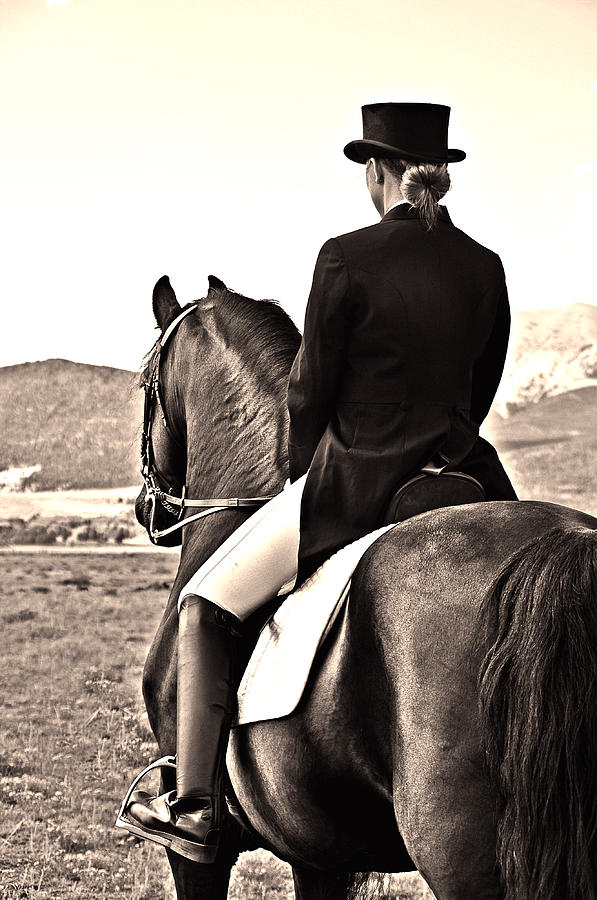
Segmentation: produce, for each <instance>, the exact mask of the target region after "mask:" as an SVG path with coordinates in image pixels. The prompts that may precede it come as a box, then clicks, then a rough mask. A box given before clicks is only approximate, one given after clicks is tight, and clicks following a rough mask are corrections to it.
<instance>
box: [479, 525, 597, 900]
mask: <svg viewBox="0 0 597 900" xmlns="http://www.w3.org/2000/svg"><path fill="white" fill-rule="evenodd" d="M481 623H482V627H483V628H484V629H486V634H485V639H486V641H488V642H489V643H490V644H491V646H490V647H489V649H488V650H487V653H486V656H485V659H484V660H483V663H482V667H481V672H480V676H479V677H480V684H479V687H480V694H479V696H480V711H481V728H482V735H483V743H484V750H485V754H486V759H487V763H488V767H489V772H490V776H491V778H492V780H493V781H494V783H495V784H496V787H497V790H498V796H499V798H500V809H499V810H498V814H499V824H498V844H497V854H498V863H499V866H500V869H501V874H502V879H503V882H504V887H505V900H563V898H573V897H582V898H583V900H597V531H591V530H590V529H581V528H580V527H579V528H578V529H577V530H574V531H572V530H567V531H564V530H562V529H561V528H555V529H553V530H552V531H550V532H548V533H547V534H544V535H542V536H541V537H540V538H537V539H536V540H534V541H533V542H532V543H530V544H528V545H527V546H526V547H524V548H523V549H522V550H520V551H519V552H518V553H517V554H516V555H515V556H514V557H513V558H512V559H510V560H509V562H508V563H507V565H506V566H505V568H504V570H503V571H502V572H501V574H500V575H499V577H498V579H497V581H496V582H495V584H494V586H493V588H492V590H491V591H490V593H489V595H488V596H487V597H486V599H485V600H484V603H483V607H482V610H481ZM485 647H487V643H485Z"/></svg>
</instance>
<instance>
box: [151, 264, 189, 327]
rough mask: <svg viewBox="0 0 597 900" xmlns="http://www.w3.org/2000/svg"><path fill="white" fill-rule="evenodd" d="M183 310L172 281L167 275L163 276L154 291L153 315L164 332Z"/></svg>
mask: <svg viewBox="0 0 597 900" xmlns="http://www.w3.org/2000/svg"><path fill="white" fill-rule="evenodd" d="M181 309H182V307H181V306H180V304H179V302H178V300H177V299H176V294H175V293H174V291H173V289H172V285H171V284H170V279H169V278H168V276H167V275H163V276H162V277H161V278H160V280H159V281H157V282H156V285H155V287H154V289H153V314H154V316H155V320H156V322H157V323H158V325H159V327H160V328H161V329H162V331H165V330H166V328H167V327H168V325H169V324H170V322H172V321H173V320H174V319H175V318H176V316H177V315H178V314H179V312H181Z"/></svg>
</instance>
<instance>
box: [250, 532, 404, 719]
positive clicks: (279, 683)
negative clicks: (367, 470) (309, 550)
mask: <svg viewBox="0 0 597 900" xmlns="http://www.w3.org/2000/svg"><path fill="white" fill-rule="evenodd" d="M393 527H394V526H393V525H384V526H383V528H378V529H377V530H376V531H373V532H371V534H367V535H365V537H362V538H359V540H358V541H355V542H354V543H353V544H349V545H348V546H347V547H343V548H342V550H339V551H338V552H337V553H335V554H334V556H332V557H330V559H328V560H327V561H326V562H325V563H324V564H323V565H322V566H321V567H320V568H319V569H318V570H317V572H315V574H314V575H312V576H311V578H309V579H307V581H305V583H304V584H303V585H301V587H300V588H299V590H298V591H295V593H293V594H291V595H290V596H289V597H287V599H286V600H285V601H284V603H283V604H282V605H281V606H280V608H279V610H278V611H277V612H276V614H275V615H274V616H273V617H272V618H271V619H270V621H269V622H268V623H267V625H266V626H265V627H264V629H263V631H262V632H261V634H260V636H259V639H258V641H257V645H256V647H255V650H254V651H253V655H252V656H251V659H250V660H249V664H248V666H247V668H246V671H245V674H244V676H243V680H242V681H241V684H240V687H239V689H238V715H237V721H236V724H237V725H248V724H249V723H251V722H263V721H267V720H269V719H280V718H282V716H288V715H290V713H291V712H293V711H294V710H295V709H296V707H297V705H298V703H299V700H300V699H301V697H302V695H303V691H304V689H305V685H306V683H307V679H308V677H309V672H310V671H311V665H312V663H313V659H314V658H315V654H316V652H317V649H318V647H319V646H320V644H321V643H322V641H323V639H324V638H325V636H326V635H327V634H328V632H329V630H330V628H331V627H332V625H333V623H334V621H335V619H336V616H337V615H338V613H339V612H340V610H341V609H342V607H343V604H344V602H345V600H346V597H347V596H348V592H349V589H350V579H351V577H352V573H353V572H354V570H355V569H356V567H357V564H358V563H359V561H360V559H361V557H362V556H363V554H364V552H365V550H367V549H368V548H369V547H370V546H371V544H373V543H374V541H376V540H377V539H378V538H379V537H381V535H382V534H385V532H386V531H388V529H390V528H393Z"/></svg>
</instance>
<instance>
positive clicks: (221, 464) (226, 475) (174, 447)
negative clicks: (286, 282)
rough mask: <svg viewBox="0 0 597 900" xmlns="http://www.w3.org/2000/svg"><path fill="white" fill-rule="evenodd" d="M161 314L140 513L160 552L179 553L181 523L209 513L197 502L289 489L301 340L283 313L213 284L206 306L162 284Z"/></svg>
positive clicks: (146, 375)
mask: <svg viewBox="0 0 597 900" xmlns="http://www.w3.org/2000/svg"><path fill="white" fill-rule="evenodd" d="M153 312H154V315H155V319H156V322H157V325H158V328H159V329H160V332H161V336H160V338H159V339H158V341H156V344H155V345H154V347H153V348H152V350H151V351H150V353H149V354H148V357H147V364H146V367H145V369H144V371H143V377H142V382H143V384H144V386H145V390H146V403H145V415H144V426H143V438H142V465H143V476H144V480H145V486H144V488H143V490H142V491H141V493H140V494H139V497H138V498H137V501H136V504H135V510H136V515H137V519H138V520H139V522H140V523H141V524H142V525H143V526H144V527H145V528H146V530H147V531H148V534H149V536H150V539H151V540H152V542H153V543H156V544H160V545H167V546H176V545H178V544H180V543H181V540H182V528H181V527H180V526H178V524H177V523H178V522H179V520H181V519H183V518H187V519H191V518H193V519H196V518H199V517H200V516H201V515H208V514H209V513H205V512H204V513H201V514H200V513H197V512H196V511H195V509H193V503H195V505H196V504H197V502H198V501H197V498H201V497H203V498H230V497H241V498H247V497H257V496H263V495H265V494H271V493H275V492H276V491H277V490H278V489H279V487H280V486H281V482H282V481H283V479H284V477H285V476H286V465H287V457H286V428H287V414H286V406H285V402H284V401H285V396H286V384H287V378H288V372H289V369H290V365H291V363H292V359H293V358H294V355H295V353H296V350H297V348H298V343H299V334H298V331H297V329H296V328H295V326H294V325H293V324H292V322H291V320H290V319H289V318H288V316H286V314H285V313H284V312H283V311H282V310H281V309H280V308H279V307H278V306H277V305H275V304H272V303H271V302H268V301H254V300H250V299H249V298H246V297H243V296H242V295H240V294H235V293H234V292H232V291H229V290H228V288H227V287H226V285H225V284H224V283H223V282H222V281H220V279H218V278H215V277H214V276H210V278H209V291H208V294H207V297H205V298H204V299H203V300H199V301H196V302H195V303H191V304H187V305H186V306H185V307H181V306H180V304H179V303H178V301H177V299H176V296H175V294H174V291H173V289H172V287H171V285H170V282H169V280H168V278H167V277H163V278H161V279H160V280H159V281H158V282H157V284H156V286H155V288H154V292H153ZM185 492H186V495H185ZM182 497H185V502H184V503H182V505H181V503H180V502H179V501H180V498H182ZM241 505H245V504H241ZM189 513H193V516H192V517H191V516H190V515H189ZM170 529H172V530H170ZM164 532H167V533H165V534H164Z"/></svg>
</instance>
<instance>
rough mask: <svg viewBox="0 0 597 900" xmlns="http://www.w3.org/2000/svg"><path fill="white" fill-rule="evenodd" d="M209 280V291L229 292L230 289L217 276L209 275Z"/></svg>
mask: <svg viewBox="0 0 597 900" xmlns="http://www.w3.org/2000/svg"><path fill="white" fill-rule="evenodd" d="M207 280H208V281H209V290H210V291H227V290H228V288H227V287H226V285H225V284H224V282H223V281H222V279H221V278H218V277H217V275H208V276H207Z"/></svg>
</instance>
